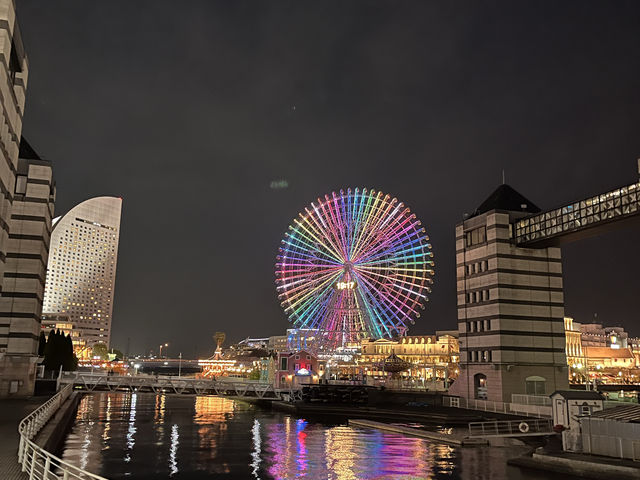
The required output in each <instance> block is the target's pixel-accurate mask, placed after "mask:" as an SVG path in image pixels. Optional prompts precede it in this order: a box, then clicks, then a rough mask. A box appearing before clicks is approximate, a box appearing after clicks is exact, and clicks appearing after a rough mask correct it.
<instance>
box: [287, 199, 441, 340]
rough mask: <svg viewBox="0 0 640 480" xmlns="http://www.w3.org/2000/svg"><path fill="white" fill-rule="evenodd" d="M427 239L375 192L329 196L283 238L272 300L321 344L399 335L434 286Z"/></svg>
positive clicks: (400, 208) (405, 212)
mask: <svg viewBox="0 0 640 480" xmlns="http://www.w3.org/2000/svg"><path fill="white" fill-rule="evenodd" d="M428 241H429V237H428V236H427V235H426V232H425V229H424V228H423V227H422V224H421V223H420V221H419V220H418V219H417V218H416V216H415V214H413V213H411V211H410V210H409V208H408V207H406V206H405V205H404V204H403V203H402V202H399V201H398V200H397V199H396V198H391V197H390V196H389V195H385V194H383V193H382V192H376V191H375V190H367V189H366V188H365V189H362V190H360V189H358V188H356V189H354V190H351V189H348V190H347V191H346V192H344V191H342V190H341V191H340V193H335V192H332V193H331V195H325V197H324V199H321V198H319V199H318V200H317V202H315V203H312V204H311V205H310V206H309V207H307V208H305V210H304V212H301V213H300V214H299V216H298V218H296V219H294V221H293V224H292V225H291V226H289V231H288V232H287V233H285V238H284V239H283V240H282V245H281V247H280V251H279V255H278V257H277V263H276V285H277V290H278V298H279V299H280V302H281V305H282V307H283V308H284V310H285V313H286V314H287V316H288V317H289V320H290V321H291V322H292V323H293V325H294V327H295V328H299V329H311V330H316V331H317V332H318V334H319V335H320V337H321V338H322V339H323V340H324V343H325V345H326V344H329V345H331V346H332V347H338V346H344V345H346V344H348V343H351V342H358V341H360V340H361V339H362V338H373V339H379V338H392V337H395V336H403V335H405V334H406V332H407V329H408V328H409V325H410V324H413V323H414V320H415V319H416V318H419V317H420V310H422V309H424V304H425V302H426V301H427V293H429V292H430V291H431V288H430V286H431V285H432V283H433V279H432V277H433V253H432V252H431V245H430V244H429V242H428Z"/></svg>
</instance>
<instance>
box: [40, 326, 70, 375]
mask: <svg viewBox="0 0 640 480" xmlns="http://www.w3.org/2000/svg"><path fill="white" fill-rule="evenodd" d="M43 354H44V362H43V363H44V367H45V370H49V371H51V370H53V371H56V370H59V369H60V367H62V369H63V370H65V371H72V370H76V369H77V368H78V358H77V357H76V355H75V353H74V352H73V341H72V340H71V335H65V334H64V333H63V332H61V331H60V330H58V331H55V330H53V329H52V330H51V331H50V332H49V339H48V340H47V343H46V344H45V346H44V348H43Z"/></svg>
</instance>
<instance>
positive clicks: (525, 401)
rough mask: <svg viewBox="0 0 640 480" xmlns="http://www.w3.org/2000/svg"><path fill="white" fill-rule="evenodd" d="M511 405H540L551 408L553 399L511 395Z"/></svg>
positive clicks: (539, 396) (543, 396) (541, 396)
mask: <svg viewBox="0 0 640 480" xmlns="http://www.w3.org/2000/svg"><path fill="white" fill-rule="evenodd" d="M511 403H515V404H517V405H540V406H548V407H550V406H551V397H548V396H546V395H521V394H518V393H513V394H511Z"/></svg>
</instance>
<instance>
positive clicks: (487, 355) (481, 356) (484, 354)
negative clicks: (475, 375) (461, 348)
mask: <svg viewBox="0 0 640 480" xmlns="http://www.w3.org/2000/svg"><path fill="white" fill-rule="evenodd" d="M469 361H470V362H484V363H488V362H490V361H491V350H471V351H470V352H469Z"/></svg>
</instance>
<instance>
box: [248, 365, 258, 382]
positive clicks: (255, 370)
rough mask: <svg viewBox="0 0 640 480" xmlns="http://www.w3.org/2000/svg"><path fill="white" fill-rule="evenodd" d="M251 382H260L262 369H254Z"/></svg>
mask: <svg viewBox="0 0 640 480" xmlns="http://www.w3.org/2000/svg"><path fill="white" fill-rule="evenodd" d="M249 380H260V369H258V368H254V369H253V370H251V373H250V374H249Z"/></svg>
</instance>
